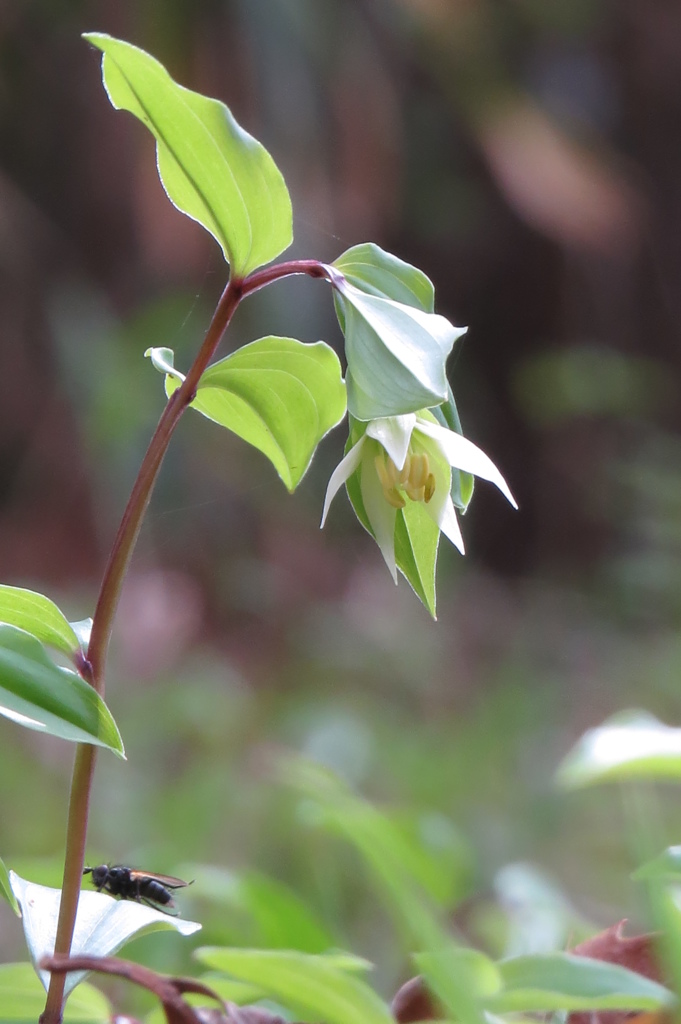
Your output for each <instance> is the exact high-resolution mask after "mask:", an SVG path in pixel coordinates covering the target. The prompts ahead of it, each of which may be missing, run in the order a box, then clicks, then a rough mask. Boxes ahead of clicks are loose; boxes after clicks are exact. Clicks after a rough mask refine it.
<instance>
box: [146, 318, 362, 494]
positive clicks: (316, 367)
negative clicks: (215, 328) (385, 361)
mask: <svg viewBox="0 0 681 1024" xmlns="http://www.w3.org/2000/svg"><path fill="white" fill-rule="evenodd" d="M177 387H179V383H178V381H177V379H174V378H173V377H170V376H167V377H166V393H167V394H168V395H170V394H172V392H173V391H175V390H176V388H177ZM192 408H193V409H196V410H197V411H198V412H200V413H202V414H203V415H204V416H206V417H207V418H208V419H211V420H213V421H214V422H215V423H219V424H220V425H221V426H223V427H226V428H227V430H231V431H232V432H233V433H234V434H237V435H238V436H239V437H241V438H242V439H243V440H244V441H247V442H248V444H251V445H253V447H254V448H257V449H258V450H259V451H261V452H262V453H263V455H266V456H267V458H268V459H269V460H270V462H271V463H272V465H273V466H274V468H275V469H276V471H277V473H278V474H279V476H280V477H281V480H282V481H283V483H284V484H285V486H286V487H287V488H288V490H289V491H294V490H295V488H296V487H297V486H298V484H299V483H300V481H301V479H302V478H303V475H304V474H305V472H306V470H307V468H308V466H309V465H310V462H311V461H312V456H313V455H314V452H315V449H316V447H317V445H318V444H319V442H320V441H321V439H322V438H323V437H324V435H325V434H327V433H328V432H329V430H331V428H332V427H335V426H336V424H338V423H340V421H341V420H342V418H343V416H344V415H345V385H344V383H343V378H342V376H341V367H340V362H339V360H338V356H337V355H336V353H335V352H334V351H333V349H332V348H330V347H329V346H328V345H326V344H325V343H324V342H323V341H319V342H317V343H316V344H314V345H305V344H303V342H301V341H296V340H295V339H294V338H277V337H267V338H260V339H259V340H258V341H253V342H251V344H250V345H244V346H243V348H240V349H238V351H236V352H234V353H232V355H229V356H227V357H226V358H225V359H221V360H220V361H219V362H217V363H214V364H213V365H212V366H209V367H208V369H207V370H206V372H205V373H204V374H203V376H202V377H201V380H200V381H199V386H198V390H197V395H196V398H195V399H194V401H193V402H192Z"/></svg>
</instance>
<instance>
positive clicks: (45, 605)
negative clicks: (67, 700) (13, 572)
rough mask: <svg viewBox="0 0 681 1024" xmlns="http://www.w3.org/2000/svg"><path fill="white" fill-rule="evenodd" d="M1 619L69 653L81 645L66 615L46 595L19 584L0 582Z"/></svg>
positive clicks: (50, 645) (42, 641)
mask: <svg viewBox="0 0 681 1024" xmlns="http://www.w3.org/2000/svg"><path fill="white" fill-rule="evenodd" d="M0 622H6V623H7V624H8V625H10V626H18V627H19V629H25V630H26V632H27V633H31V635H32V636H35V637H37V638H38V640H40V642H41V643H43V644H47V645H48V646H49V647H54V648H55V649H56V650H58V651H61V652H62V653H63V654H66V655H68V657H73V655H74V654H75V653H76V652H77V651H78V650H79V649H80V644H79V641H78V637H77V636H76V633H75V632H74V630H73V627H72V626H71V624H70V623H69V621H68V619H67V618H66V616H65V615H64V614H63V613H62V612H61V611H60V610H59V608H57V606H56V604H55V603H54V602H53V601H50V599H49V597H45V595H44V594H37V593H35V591H33V590H23V589H21V588H20V587H6V586H0Z"/></svg>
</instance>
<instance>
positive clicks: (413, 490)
mask: <svg viewBox="0 0 681 1024" xmlns="http://www.w3.org/2000/svg"><path fill="white" fill-rule="evenodd" d="M404 489H405V491H406V493H407V497H408V498H411V500H412V501H423V499H424V497H425V487H412V486H411V484H407V486H406V487H405V488H404Z"/></svg>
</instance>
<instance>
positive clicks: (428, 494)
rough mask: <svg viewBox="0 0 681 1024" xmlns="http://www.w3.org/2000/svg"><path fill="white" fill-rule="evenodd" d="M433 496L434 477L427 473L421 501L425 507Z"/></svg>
mask: <svg viewBox="0 0 681 1024" xmlns="http://www.w3.org/2000/svg"><path fill="white" fill-rule="evenodd" d="M434 494H435V477H434V475H433V474H432V473H429V474H428V479H427V480H426V486H425V491H424V495H423V500H424V501H425V503H426V505H427V504H428V502H429V501H430V499H431V498H432V497H433V495H434Z"/></svg>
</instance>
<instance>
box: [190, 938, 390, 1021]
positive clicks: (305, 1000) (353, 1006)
mask: <svg viewBox="0 0 681 1024" xmlns="http://www.w3.org/2000/svg"><path fill="white" fill-rule="evenodd" d="M195 955H196V956H197V957H198V959H199V960H200V961H201V962H202V963H204V964H206V965H208V966H209V967H211V968H213V970H219V971H223V972H224V973H226V974H230V975H232V976H233V977H234V978H237V979H238V980H239V981H246V982H251V983H252V984H254V985H257V986H258V987H259V988H262V989H263V990H264V991H265V992H266V993H267V994H268V996H270V997H271V998H274V999H276V1000H278V1001H279V1002H281V1003H283V1004H284V1005H285V1006H286V1007H287V1008H288V1009H290V1010H291V1011H292V1012H293V1013H295V1014H296V1015H298V1016H304V1017H306V1018H307V1019H311V1020H324V1021H326V1022H327V1024H357V1022H358V1021H361V1022H362V1024H394V1022H393V1017H392V1014H391V1013H390V1008H389V1007H388V1005H387V1004H386V1003H384V1002H383V1000H382V999H380V998H379V996H377V995H376V993H375V992H374V991H373V990H372V989H371V988H369V986H368V985H366V984H365V983H364V982H363V981H360V980H359V979H358V978H356V977H354V976H353V975H352V974H348V973H347V972H346V971H344V970H342V969H341V968H339V967H337V966H336V965H335V964H334V963H333V962H332V961H331V960H330V959H329V958H327V957H325V956H311V955H310V954H306V953H297V952H287V951H283V950H281V951H274V950H261V949H223V948H220V947H217V946H213V947H210V946H207V947H204V948H203V949H198V950H197V951H196V954H195Z"/></svg>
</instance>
